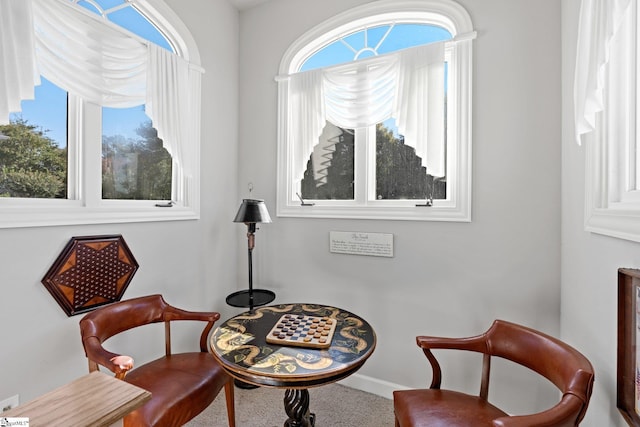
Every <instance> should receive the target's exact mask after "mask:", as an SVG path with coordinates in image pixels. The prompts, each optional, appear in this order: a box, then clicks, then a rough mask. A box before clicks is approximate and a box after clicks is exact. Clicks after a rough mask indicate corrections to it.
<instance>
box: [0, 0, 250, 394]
mask: <svg viewBox="0 0 640 427" xmlns="http://www.w3.org/2000/svg"><path fill="white" fill-rule="evenodd" d="M168 3H169V4H170V6H172V7H173V8H174V10H176V12H177V13H178V15H179V16H180V18H181V19H182V20H183V21H184V22H185V23H186V24H187V26H188V27H189V28H190V30H191V32H192V34H193V36H194V38H195V40H196V42H197V43H198V46H199V49H200V54H201V60H202V65H203V67H204V68H205V69H206V73H205V74H204V75H203V82H202V86H203V91H202V105H203V110H202V111H203V120H202V135H203V143H202V160H201V162H202V172H203V173H202V185H201V186H202V212H201V219H200V220H199V221H185V222H171V223H140V224H127V225H102V226H77V227H45V228H23V229H13V230H12V229H2V230H0V269H1V271H2V279H0V289H1V292H0V301H1V307H2V308H1V309H0V325H2V326H1V328H0V345H1V347H2V351H0V400H1V399H4V398H5V397H9V396H12V395H14V394H19V395H20V399H21V402H26V401H28V400H31V399H33V398H35V397H36V396H38V395H40V394H43V393H45V392H47V391H49V390H51V389H53V388H55V387H57V386H60V385H62V384H64V383H67V382H69V381H71V380H73V379H75V378H77V377H79V376H81V375H83V374H85V373H87V363H86V359H85V358H84V353H83V349H82V345H81V342H80V333H79V328H78V321H79V320H80V317H81V316H74V317H67V316H66V314H65V313H64V312H63V311H62V309H61V308H60V307H59V306H58V305H57V303H56V302H55V300H54V299H53V298H52V297H51V295H50V294H49V293H48V291H47V290H46V289H45V287H44V286H43V285H42V284H41V283H40V281H41V279H42V278H43V276H44V275H45V273H46V272H47V270H48V269H49V267H50V266H51V264H52V263H53V262H54V261H55V259H56V257H57V256H58V254H59V252H60V251H61V250H62V248H63V247H64V245H65V244H66V243H67V242H68V240H69V239H70V238H71V237H72V236H86V235H99V234H122V235H123V236H124V238H125V240H126V242H127V243H128V245H129V247H130V249H131V251H132V252H133V254H134V256H135V257H136V259H137V261H138V263H139V264H140V269H139V270H138V273H137V274H136V275H135V277H134V278H133V281H132V283H131V284H130V285H129V288H128V290H127V291H126V293H125V295H124V298H131V297H135V296H140V295H146V294H151V293H162V294H164V295H165V297H166V299H167V301H168V302H169V303H172V304H175V305H178V306H182V307H185V308H188V309H194V310H200V309H201V310H218V311H223V312H225V313H228V310H229V308H228V307H227V306H226V305H225V303H224V296H225V295H226V294H228V293H229V292H230V291H232V290H233V289H234V288H235V283H236V282H237V277H236V276H237V272H236V269H235V268H233V266H234V265H235V264H236V262H237V260H236V255H237V251H236V248H237V246H238V241H239V240H240V238H241V237H242V233H241V232H240V234H238V231H239V230H238V229H237V228H236V226H235V224H233V223H232V219H233V216H234V215H235V211H236V209H237V206H238V205H239V203H240V199H239V198H238V195H237V194H238V192H237V190H236V184H235V179H234V177H235V176H236V174H237V123H238V117H237V114H238V113H237V109H238V101H237V87H238V67H237V64H238V13H237V11H236V10H235V9H233V8H232V7H231V6H229V5H228V4H227V3H226V2H220V1H214V2H212V1H206V0H191V1H190V2H189V7H184V4H185V3H184V2H182V1H181V0H169V1H168ZM229 177H231V179H230V178H229ZM0 215H1V213H0ZM161 335H162V331H158V338H159V339H161V338H162V336H161ZM174 335H177V334H174ZM174 338H178V337H177V336H174ZM193 343H194V345H195V347H193V348H194V349H195V348H197V338H195V339H194V340H193ZM157 350H158V351H157V352H156V353H155V355H156V356H159V355H161V354H162V352H163V351H164V347H162V346H161V344H160V346H158V347H157ZM132 355H133V356H134V358H135V359H136V361H142V360H145V359H147V358H148V357H150V356H151V354H150V352H149V351H148V350H146V349H144V348H142V349H140V351H139V352H136V353H135V354H132Z"/></svg>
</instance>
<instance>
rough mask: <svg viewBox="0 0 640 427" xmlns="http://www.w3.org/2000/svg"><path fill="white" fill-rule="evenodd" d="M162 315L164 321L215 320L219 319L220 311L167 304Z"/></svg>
mask: <svg viewBox="0 0 640 427" xmlns="http://www.w3.org/2000/svg"><path fill="white" fill-rule="evenodd" d="M164 317H165V318H164V320H165V321H173V320H200V321H203V322H215V321H217V320H218V319H220V313H218V312H215V311H187V310H182V309H180V308H177V307H173V306H170V305H168V306H167V308H166V310H165V313H164Z"/></svg>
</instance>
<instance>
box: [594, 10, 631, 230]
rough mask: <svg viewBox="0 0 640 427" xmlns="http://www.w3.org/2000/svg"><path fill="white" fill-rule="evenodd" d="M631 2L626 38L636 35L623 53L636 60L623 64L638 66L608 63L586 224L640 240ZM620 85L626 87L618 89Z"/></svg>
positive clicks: (597, 125)
mask: <svg viewBox="0 0 640 427" xmlns="http://www.w3.org/2000/svg"><path fill="white" fill-rule="evenodd" d="M629 7H632V8H633V9H632V10H631V11H632V13H631V14H630V15H629V16H628V19H629V21H628V22H627V24H630V26H631V28H630V29H629V32H628V33H626V36H628V37H629V38H628V39H627V40H626V42H627V43H628V42H629V40H632V43H630V44H628V48H627V50H625V54H624V55H622V56H624V57H625V58H626V59H627V60H628V61H630V63H629V64H623V65H624V66H621V67H619V68H621V69H623V70H627V71H628V70H629V69H635V70H636V72H633V70H631V71H630V72H621V73H619V74H615V73H613V72H612V67H611V64H612V62H611V61H610V62H608V63H607V64H606V65H605V72H606V74H605V78H604V82H605V86H604V90H603V95H604V96H603V99H604V105H603V109H602V111H600V112H599V113H597V115H596V125H595V130H594V131H592V132H591V134H589V135H587V136H586V137H585V142H586V145H587V150H586V156H585V160H586V163H585V182H586V185H585V218H584V228H585V230H586V231H589V232H593V233H597V234H602V235H606V236H611V237H616V238H620V239H625V240H631V241H635V242H640V182H638V178H639V176H638V170H639V168H640V158H638V150H637V149H636V147H637V145H638V136H637V135H638V129H637V124H638V123H639V121H638V120H639V117H638V113H639V112H640V109H639V108H637V107H638V101H639V100H640V97H639V94H638V91H639V90H640V77H638V76H637V70H638V69H639V68H640V67H639V66H638V61H640V53H639V51H640V43H639V42H638V39H637V37H638V36H640V34H638V31H637V30H638V27H639V22H640V16H638V14H639V13H640V8H637V6H636V5H635V2H632V3H631V4H630V6H629ZM618 36H624V35H623V34H622V35H621V34H618V35H616V37H618ZM616 40H619V39H616ZM622 44H623V45H624V42H623V43H622ZM612 49H615V47H612ZM612 58H613V56H612ZM612 61H615V59H612ZM616 87H618V88H620V89H621V90H619V91H618V90H616ZM622 88H625V89H622ZM626 88H632V90H631V91H629V90H626ZM633 88H635V90H634V89H633ZM630 93H632V94H630Z"/></svg>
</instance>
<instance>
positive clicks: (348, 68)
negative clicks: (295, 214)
mask: <svg viewBox="0 0 640 427" xmlns="http://www.w3.org/2000/svg"><path fill="white" fill-rule="evenodd" d="M286 80H287V79H284V80H281V82H280V84H287V83H288V85H289V86H288V87H289V105H290V107H289V132H290V138H292V139H293V141H294V144H293V146H294V147H295V148H294V165H293V167H294V169H295V170H294V177H295V179H296V180H299V179H302V177H303V175H304V171H305V169H306V165H307V161H308V159H309V156H310V155H311V153H312V152H313V147H314V145H315V144H317V143H318V138H319V136H320V135H321V133H322V129H323V128H324V126H325V121H329V122H331V123H333V124H334V125H336V126H339V127H342V128H349V129H354V128H360V127H368V126H373V125H375V124H377V123H380V122H383V121H384V120H386V119H389V118H391V117H393V118H396V120H397V125H398V129H399V131H400V133H401V134H403V135H404V136H405V144H407V145H410V146H412V147H414V148H415V149H416V154H417V155H418V156H420V157H421V158H422V164H423V165H424V166H426V167H427V171H428V173H430V174H432V175H434V176H444V155H443V153H444V83H445V80H444V42H439V43H433V44H429V45H424V46H419V47H416V48H410V49H405V50H401V51H398V52H395V53H393V54H388V55H381V56H379V57H374V58H371V59H366V60H361V61H354V62H351V63H348V64H346V65H339V66H333V67H327V68H322V69H318V70H312V71H307V72H300V73H297V74H293V75H291V76H289V78H288V80H289V81H288V82H287V81H286Z"/></svg>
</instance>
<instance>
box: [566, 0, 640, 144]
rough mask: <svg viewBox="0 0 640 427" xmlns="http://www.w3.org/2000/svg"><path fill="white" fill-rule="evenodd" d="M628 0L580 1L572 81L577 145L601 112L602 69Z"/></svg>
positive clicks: (625, 10)
mask: <svg viewBox="0 0 640 427" xmlns="http://www.w3.org/2000/svg"><path fill="white" fill-rule="evenodd" d="M629 4H630V0H582V4H581V9H580V21H579V27H578V44H577V55H576V69H575V78H574V114H575V132H576V138H577V142H578V144H580V137H581V136H582V135H583V134H586V133H589V132H591V131H592V130H594V129H595V125H596V114H597V113H598V112H600V111H602V110H603V105H604V100H603V95H604V94H603V90H604V87H605V77H604V69H605V66H606V64H607V62H608V61H609V58H610V52H611V40H612V39H613V37H614V35H615V34H616V31H617V30H618V28H620V24H621V23H622V21H623V20H624V18H625V15H626V14H627V13H629V11H630V9H631V8H630V7H629Z"/></svg>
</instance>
